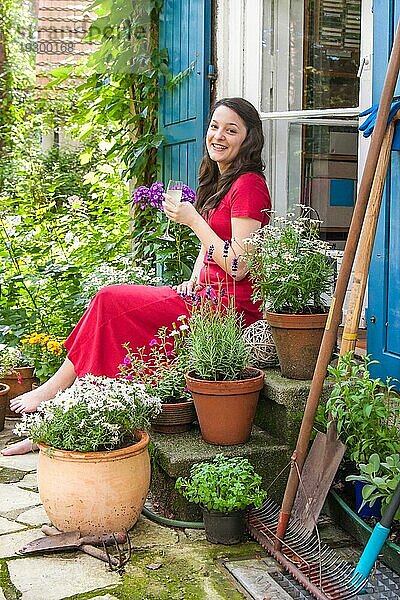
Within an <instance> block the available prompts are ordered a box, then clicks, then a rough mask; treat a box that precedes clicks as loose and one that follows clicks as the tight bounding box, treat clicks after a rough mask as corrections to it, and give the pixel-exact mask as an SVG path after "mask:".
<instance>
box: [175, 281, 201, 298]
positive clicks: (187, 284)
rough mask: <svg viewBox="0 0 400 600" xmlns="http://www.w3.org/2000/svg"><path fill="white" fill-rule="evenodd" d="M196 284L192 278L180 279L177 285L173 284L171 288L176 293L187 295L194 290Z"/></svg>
mask: <svg viewBox="0 0 400 600" xmlns="http://www.w3.org/2000/svg"><path fill="white" fill-rule="evenodd" d="M197 287H198V285H197V283H196V281H195V280H194V279H189V281H182V283H180V284H179V285H175V286H174V287H173V289H174V290H175V291H176V293H177V294H180V295H183V296H188V295H189V294H191V293H192V292H194V291H196V289H197Z"/></svg>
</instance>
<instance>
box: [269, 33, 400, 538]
mask: <svg viewBox="0 0 400 600" xmlns="http://www.w3.org/2000/svg"><path fill="white" fill-rule="evenodd" d="M399 69H400V22H399V23H398V25H397V29H396V34H395V36H394V41H393V46H392V50H391V53H390V59H389V64H388V68H387V72H386V76H385V82H384V85H383V89H382V93H381V99H380V102H379V108H378V113H377V117H376V123H375V127H374V133H373V135H372V140H371V144H370V147H369V149H368V154H367V158H366V161H365V166H364V171H363V175H362V178H361V182H360V188H359V190H358V197H357V202H356V205H355V207H354V211H353V218H352V220H351V224H350V229H349V235H348V239H347V242H346V247H345V251H344V256H343V261H342V266H341V268H340V272H339V276H338V279H337V282H336V287H335V292H334V295H333V298H332V303H331V307H330V310H329V315H328V319H327V322H326V326H325V331H324V336H323V338H322V343H321V348H320V351H319V354H318V359H317V364H316V367H315V371H314V376H313V379H312V382H311V388H310V392H309V394H308V398H307V403H306V407H305V409H304V415H303V420H302V422H301V426H300V432H299V436H298V439H297V445H296V451H295V453H294V455H295V460H296V463H297V469H298V471H299V473H301V471H302V469H303V465H304V461H305V459H306V456H307V450H308V444H309V442H310V437H311V432H312V428H313V426H314V420H315V415H316V412H317V408H318V404H319V401H320V398H321V392H322V389H323V385H324V381H325V377H326V371H327V368H328V365H329V363H330V360H331V356H332V351H333V348H334V346H335V343H336V337H337V331H338V327H339V323H340V321H341V318H342V308H343V301H344V298H345V295H346V290H347V285H348V282H349V279H350V274H351V270H352V267H353V262H354V257H355V255H356V250H357V245H358V241H359V239H360V235H361V229H362V224H363V221H364V217H365V212H366V208H367V204H368V200H369V196H370V193H371V189H372V183H373V180H374V174H375V170H376V167H377V164H378V159H379V154H380V149H381V146H382V143H383V138H384V135H385V131H386V129H387V120H388V116H389V111H390V107H391V104H392V100H393V94H394V90H395V87H396V82H397V77H398V74H399ZM298 486H299V477H298V474H297V470H296V469H295V468H292V469H291V470H290V473H289V478H288V481H287V484H286V489H285V494H284V497H283V501H282V507H281V511H280V514H279V521H278V526H277V530H276V535H277V539H276V542H275V550H280V549H281V547H282V542H281V541H280V540H283V539H284V537H285V534H286V529H287V526H288V523H289V518H290V514H291V511H292V508H293V503H294V499H295V497H296V493H297V489H298Z"/></svg>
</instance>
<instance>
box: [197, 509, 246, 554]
mask: <svg viewBox="0 0 400 600" xmlns="http://www.w3.org/2000/svg"><path fill="white" fill-rule="evenodd" d="M202 510H203V518H204V529H205V531H206V539H207V541H208V542H211V544H225V545H226V546H230V545H232V544H239V543H240V542H241V541H242V540H243V537H244V531H245V514H246V511H244V510H233V511H231V512H228V513H224V512H220V511H218V510H207V509H206V508H204V507H202Z"/></svg>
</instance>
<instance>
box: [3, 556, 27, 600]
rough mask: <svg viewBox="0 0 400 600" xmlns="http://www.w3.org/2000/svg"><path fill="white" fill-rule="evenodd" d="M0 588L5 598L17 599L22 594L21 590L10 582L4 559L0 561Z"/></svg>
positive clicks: (9, 599)
mask: <svg viewBox="0 0 400 600" xmlns="http://www.w3.org/2000/svg"><path fill="white" fill-rule="evenodd" d="M0 589H1V590H2V591H3V594H4V596H5V597H6V600H19V598H21V596H22V594H21V592H20V591H18V590H17V588H16V587H14V585H13V584H12V583H11V579H10V574H9V572H8V568H7V563H6V561H5V560H1V561H0Z"/></svg>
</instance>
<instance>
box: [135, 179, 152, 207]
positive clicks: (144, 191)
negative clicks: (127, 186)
mask: <svg viewBox="0 0 400 600" xmlns="http://www.w3.org/2000/svg"><path fill="white" fill-rule="evenodd" d="M132 200H133V203H134V204H136V205H137V206H138V205H140V208H141V209H143V208H146V206H147V204H148V202H149V201H150V190H149V188H148V187H146V186H145V185H141V186H140V187H138V188H137V190H136V191H135V192H134V194H133V198H132Z"/></svg>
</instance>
